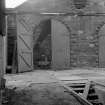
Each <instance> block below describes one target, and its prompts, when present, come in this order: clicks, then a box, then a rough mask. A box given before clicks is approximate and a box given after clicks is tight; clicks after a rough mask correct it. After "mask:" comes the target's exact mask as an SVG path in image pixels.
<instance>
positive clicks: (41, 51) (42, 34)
mask: <svg viewBox="0 0 105 105" xmlns="http://www.w3.org/2000/svg"><path fill="white" fill-rule="evenodd" d="M33 40H34V48H33V63H34V69H50V68H51V61H52V54H51V52H52V51H51V49H52V48H51V20H50V19H48V20H44V21H41V23H40V24H39V25H38V26H37V27H36V28H35V29H34V37H33Z"/></svg>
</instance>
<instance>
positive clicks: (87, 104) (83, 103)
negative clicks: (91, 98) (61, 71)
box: [59, 81, 92, 105]
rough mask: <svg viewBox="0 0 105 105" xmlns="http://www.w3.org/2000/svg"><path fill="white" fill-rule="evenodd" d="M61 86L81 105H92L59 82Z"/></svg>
mask: <svg viewBox="0 0 105 105" xmlns="http://www.w3.org/2000/svg"><path fill="white" fill-rule="evenodd" d="M59 83H60V85H61V86H63V87H64V88H65V89H66V90H67V91H68V92H70V93H72V95H73V96H74V97H75V98H76V99H77V100H78V101H79V102H80V103H81V104H82V105H92V104H91V103H90V102H88V101H87V100H86V99H85V98H84V97H83V96H81V95H79V94H77V93H76V92H74V91H73V90H72V89H71V88H70V87H68V86H66V85H64V84H63V83H62V82H61V81H60V82H59Z"/></svg>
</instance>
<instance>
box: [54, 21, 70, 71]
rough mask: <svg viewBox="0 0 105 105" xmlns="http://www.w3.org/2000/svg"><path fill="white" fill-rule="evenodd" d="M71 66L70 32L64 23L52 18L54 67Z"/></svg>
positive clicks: (63, 67)
mask: <svg viewBox="0 0 105 105" xmlns="http://www.w3.org/2000/svg"><path fill="white" fill-rule="evenodd" d="M69 67H70V42H69V32H68V30H67V28H66V26H65V25H64V24H62V23H61V22H59V21H56V20H52V68H54V69H67V68H69Z"/></svg>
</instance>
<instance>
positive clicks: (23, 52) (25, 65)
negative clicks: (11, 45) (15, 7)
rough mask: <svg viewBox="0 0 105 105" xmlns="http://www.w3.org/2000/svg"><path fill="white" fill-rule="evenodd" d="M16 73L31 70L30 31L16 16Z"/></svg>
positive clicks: (20, 17) (31, 48) (24, 22)
mask: <svg viewBox="0 0 105 105" xmlns="http://www.w3.org/2000/svg"><path fill="white" fill-rule="evenodd" d="M17 43H18V72H24V71H30V70H32V69H33V47H32V31H31V29H30V27H29V26H28V24H27V22H26V21H25V19H23V18H22V16H21V15H18V16H17Z"/></svg>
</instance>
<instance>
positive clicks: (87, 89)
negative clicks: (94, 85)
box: [83, 81, 90, 99]
mask: <svg viewBox="0 0 105 105" xmlns="http://www.w3.org/2000/svg"><path fill="white" fill-rule="evenodd" d="M89 88H90V81H89V82H87V83H86V86H85V89H84V92H83V97H84V98H85V99H87V96H88V93H89Z"/></svg>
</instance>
